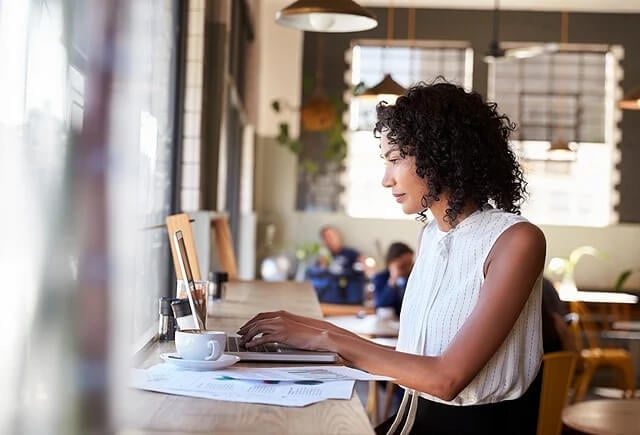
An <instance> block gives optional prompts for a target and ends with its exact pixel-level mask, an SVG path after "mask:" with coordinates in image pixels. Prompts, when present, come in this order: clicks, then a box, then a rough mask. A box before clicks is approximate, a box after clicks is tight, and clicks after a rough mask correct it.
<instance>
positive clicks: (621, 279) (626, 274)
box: [613, 269, 633, 291]
mask: <svg viewBox="0 0 640 435" xmlns="http://www.w3.org/2000/svg"><path fill="white" fill-rule="evenodd" d="M632 273H633V270H632V269H627V270H625V271H623V272H622V273H621V274H620V275H618V278H617V279H616V283H615V285H614V286H613V290H614V291H621V290H622V286H624V283H625V282H626V281H627V279H629V277H630V276H631V274H632Z"/></svg>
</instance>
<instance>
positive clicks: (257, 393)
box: [131, 364, 355, 407]
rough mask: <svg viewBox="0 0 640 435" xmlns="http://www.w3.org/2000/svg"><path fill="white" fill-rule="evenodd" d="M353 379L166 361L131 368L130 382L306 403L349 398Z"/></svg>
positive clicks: (248, 399)
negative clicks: (253, 373)
mask: <svg viewBox="0 0 640 435" xmlns="http://www.w3.org/2000/svg"><path fill="white" fill-rule="evenodd" d="M354 384H355V381H353V380H341V381H320V380H297V381H278V380H245V379H235V378H232V377H229V376H224V375H219V374H216V372H209V371H207V372H198V371H186V370H179V369H177V368H174V367H172V366H170V365H169V364H159V365H156V366H154V367H151V368H149V369H146V370H143V369H133V371H132V380H131V386H132V387H134V388H139V389H142V390H149V391H157V392H161V393H168V394H176V395H181V396H190V397H201V398H205V399H215V400H224V401H230V402H245V403H261V404H267V405H280V406H294V407H300V406H307V405H310V404H312V403H316V402H321V401H323V400H327V399H345V400H346V399H350V398H351V395H352V392H353V386H354Z"/></svg>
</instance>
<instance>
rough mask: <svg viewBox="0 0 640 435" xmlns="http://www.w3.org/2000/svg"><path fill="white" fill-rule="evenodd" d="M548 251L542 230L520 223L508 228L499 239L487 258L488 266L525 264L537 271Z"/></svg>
mask: <svg viewBox="0 0 640 435" xmlns="http://www.w3.org/2000/svg"><path fill="white" fill-rule="evenodd" d="M546 251H547V241H546V239H545V236H544V233H543V232H542V230H541V229H540V228H538V227H537V226H536V225H534V224H532V223H530V222H520V223H517V224H515V225H512V226H511V227H509V228H507V229H506V230H505V231H504V232H503V233H502V234H501V235H500V237H498V240H496V242H495V244H494V245H493V248H492V249H491V251H490V253H489V256H488V257H487V266H489V265H490V264H491V263H495V262H499V263H506V264H513V263H516V262H518V263H520V262H525V263H529V264H531V265H532V266H533V267H534V268H536V269H537V268H539V267H540V268H541V267H543V265H544V261H545V255H546Z"/></svg>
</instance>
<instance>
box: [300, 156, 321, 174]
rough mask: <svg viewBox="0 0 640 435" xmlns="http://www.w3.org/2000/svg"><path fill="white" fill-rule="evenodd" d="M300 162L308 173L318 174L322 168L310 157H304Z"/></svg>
mask: <svg viewBox="0 0 640 435" xmlns="http://www.w3.org/2000/svg"><path fill="white" fill-rule="evenodd" d="M300 164H301V165H302V169H303V170H304V171H305V172H306V173H308V174H312V175H313V174H317V173H318V171H319V170H320V168H319V167H318V164H317V163H316V162H314V161H313V160H310V159H304V160H303V161H302V162H300Z"/></svg>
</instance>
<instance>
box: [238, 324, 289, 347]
mask: <svg viewBox="0 0 640 435" xmlns="http://www.w3.org/2000/svg"><path fill="white" fill-rule="evenodd" d="M281 329H282V324H281V321H280V318H278V317H274V318H271V319H264V320H258V321H256V322H253V323H251V324H249V325H247V327H246V328H244V333H242V338H241V339H240V343H241V344H243V345H246V344H247V343H248V342H249V341H251V340H253V339H254V337H255V336H256V335H258V334H265V335H272V334H274V333H275V332H277V331H278V330H281ZM238 333H240V332H238Z"/></svg>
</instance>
